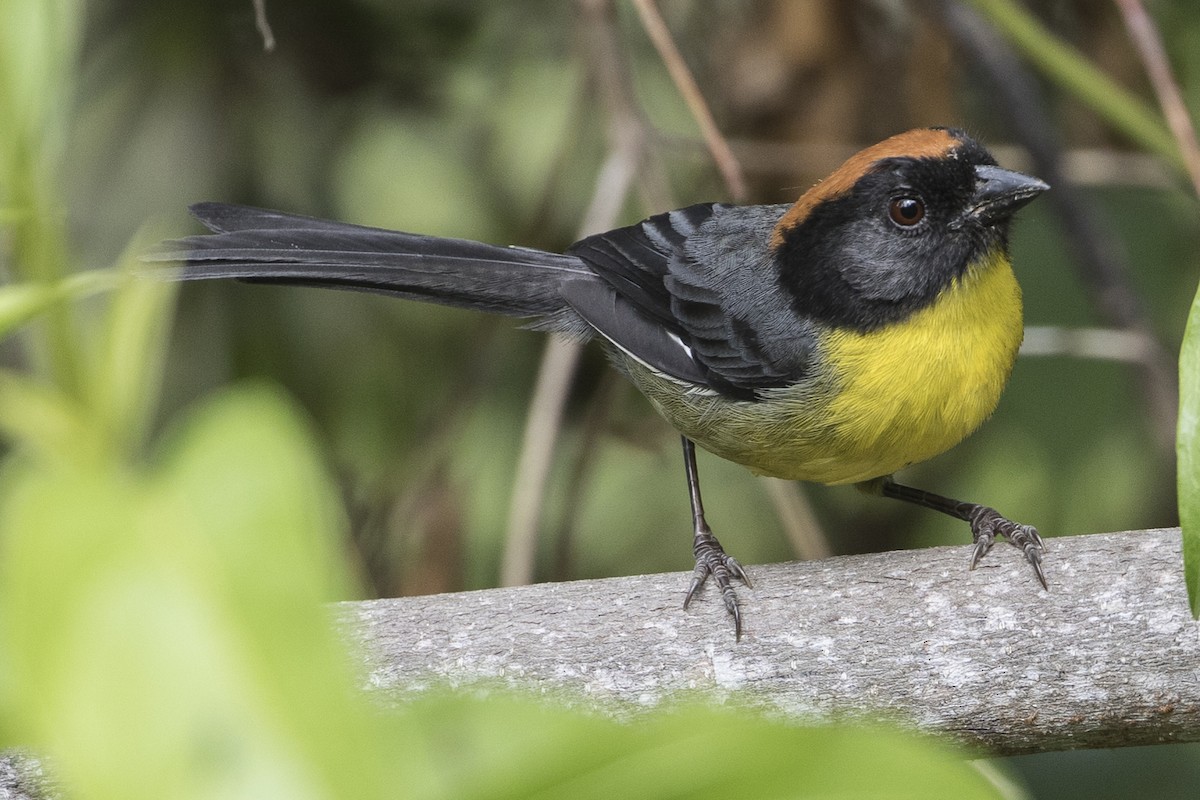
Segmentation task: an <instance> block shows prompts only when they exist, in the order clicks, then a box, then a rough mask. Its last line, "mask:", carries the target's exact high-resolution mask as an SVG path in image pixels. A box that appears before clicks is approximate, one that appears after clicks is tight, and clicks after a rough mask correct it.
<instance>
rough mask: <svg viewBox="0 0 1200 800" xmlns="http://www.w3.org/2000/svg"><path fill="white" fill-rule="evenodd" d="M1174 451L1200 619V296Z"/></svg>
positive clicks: (1183, 357)
mask: <svg viewBox="0 0 1200 800" xmlns="http://www.w3.org/2000/svg"><path fill="white" fill-rule="evenodd" d="M1175 447H1176V454H1177V456H1178V464H1177V470H1176V480H1177V481H1178V496H1179V524H1180V526H1181V527H1182V528H1183V569H1184V575H1185V576H1186V578H1187V591H1188V602H1189V603H1191V606H1192V616H1193V617H1196V618H1198V619H1200V292H1197V294H1196V299H1195V300H1194V301H1193V302H1192V311H1191V313H1190V314H1189V315H1188V323H1187V330H1186V331H1185V332H1184V334H1183V346H1182V347H1181V349H1180V351H1179V434H1178V437H1177V438H1176V444H1175Z"/></svg>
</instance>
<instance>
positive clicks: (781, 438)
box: [625, 256, 1023, 483]
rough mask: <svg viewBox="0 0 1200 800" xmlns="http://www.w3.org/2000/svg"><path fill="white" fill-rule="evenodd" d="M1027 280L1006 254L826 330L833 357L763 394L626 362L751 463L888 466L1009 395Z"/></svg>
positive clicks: (844, 468) (706, 438) (778, 473)
mask: <svg viewBox="0 0 1200 800" xmlns="http://www.w3.org/2000/svg"><path fill="white" fill-rule="evenodd" d="M1022 331H1023V326H1022V320H1021V290H1020V287H1019V286H1018V285H1017V281H1016V278H1015V276H1014V275H1013V272H1012V267H1011V265H1010V263H1009V262H1008V260H1007V259H1006V258H1003V257H1000V256H997V257H995V258H993V259H991V260H988V261H986V262H985V263H983V264H981V265H979V267H978V268H976V269H975V270H973V271H971V272H969V273H968V274H967V275H966V276H964V277H963V278H962V279H961V280H959V281H957V282H956V283H954V284H953V285H951V286H950V287H948V288H947V289H945V290H943V292H942V294H941V295H940V296H939V297H938V299H937V300H936V301H935V302H934V303H932V304H931V305H930V306H928V307H927V308H925V309H924V310H922V311H919V312H917V313H916V314H914V315H913V316H912V317H910V318H909V319H907V320H906V321H903V322H900V323H896V324H893V325H889V326H888V327H885V328H882V329H880V330H877V331H873V332H871V333H866V334H862V333H855V332H853V331H845V330H831V331H827V332H826V333H824V334H823V335H822V336H821V339H820V341H819V343H818V348H819V352H820V353H821V354H822V356H823V363H824V365H825V367H824V369H823V370H817V371H816V374H814V375H812V376H806V378H805V379H804V380H803V381H802V382H801V383H799V384H797V385H794V386H789V387H782V388H778V389H770V390H767V391H766V392H764V393H763V399H762V400H759V401H757V402H744V401H733V400H729V399H727V398H724V397H720V396H717V395H714V394H712V393H710V392H699V391H684V392H681V391H680V387H679V384H677V383H674V382H671V381H669V380H667V379H666V378H663V377H662V376H659V375H655V374H653V373H651V372H650V371H649V370H648V369H646V368H645V367H644V366H642V365H640V364H626V365H625V366H626V369H627V372H628V373H629V375H630V378H631V379H632V380H633V381H634V383H635V384H637V386H638V388H639V389H641V390H642V392H643V393H644V394H645V395H646V396H647V397H648V398H649V399H650V401H651V402H652V403H653V404H654V405H655V407H656V408H657V409H658V411H659V412H660V413H661V414H662V415H663V416H664V417H666V419H667V420H668V421H669V422H670V423H671V424H672V425H674V426H675V428H676V429H678V430H679V431H680V432H681V433H682V434H684V435H685V436H687V437H688V438H690V439H692V440H693V441H695V442H696V443H697V444H699V445H700V446H701V447H703V448H705V449H706V450H709V451H711V452H713V453H716V454H717V455H719V456H721V457H723V458H726V459H729V460H730V461H734V462H736V463H739V464H742V465H744V466H746V467H748V468H749V469H751V470H752V471H754V472H756V473H759V474H763V475H771V476H774V477H779V478H786V479H789V480H806V481H815V482H818V483H852V482H858V481H863V480H869V479H871V478H876V477H879V476H881V475H890V474H891V473H893V472H895V471H896V470H898V469H900V468H901V467H904V466H907V465H909V464H914V463H917V462H920V461H924V460H926V459H928V458H932V457H933V456H935V455H938V454H939V453H942V452H944V451H946V450H948V449H949V448H951V447H953V446H954V445H956V444H958V443H959V442H960V441H962V439H963V438H965V437H966V436H967V435H968V434H970V433H971V432H972V431H974V430H975V429H976V428H977V427H978V426H979V425H980V423H982V422H983V421H984V420H985V419H987V418H988V417H989V416H990V415H991V413H992V411H994V410H995V408H996V404H997V403H998V402H999V400H1000V393H1001V391H1002V390H1003V388H1004V384H1005V383H1006V382H1007V380H1008V376H1009V373H1010V371H1011V370H1012V365H1013V361H1014V360H1015V359H1016V355H1017V349H1018V347H1019V346H1020V344H1021V337H1022Z"/></svg>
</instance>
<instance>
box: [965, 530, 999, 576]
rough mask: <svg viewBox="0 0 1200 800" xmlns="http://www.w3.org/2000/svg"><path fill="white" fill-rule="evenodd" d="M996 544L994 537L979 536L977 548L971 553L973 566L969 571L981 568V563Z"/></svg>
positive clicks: (976, 541)
mask: <svg viewBox="0 0 1200 800" xmlns="http://www.w3.org/2000/svg"><path fill="white" fill-rule="evenodd" d="M995 543H996V539H995V537H994V536H990V535H989V536H978V537H976V538H975V548H974V549H973V550H972V551H971V565H970V567H969V569H971V570H974V569H975V568H976V567H978V566H979V561H980V560H981V559H982V558H983V557H984V556H986V555H987V554H988V551H989V550H991V549H992V545H993V544H995Z"/></svg>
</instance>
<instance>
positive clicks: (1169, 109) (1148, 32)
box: [1114, 0, 1200, 196]
mask: <svg viewBox="0 0 1200 800" xmlns="http://www.w3.org/2000/svg"><path fill="white" fill-rule="evenodd" d="M1114 2H1115V3H1116V5H1117V8H1118V9H1120V11H1121V16H1122V17H1124V18H1125V27H1126V28H1128V29H1129V38H1130V39H1132V40H1133V43H1134V46H1136V47H1137V50H1138V54H1139V55H1140V56H1141V57H1142V63H1143V64H1144V65H1145V66H1146V74H1147V75H1148V76H1149V77H1150V84H1151V85H1152V86H1153V87H1154V93H1155V94H1156V95H1157V96H1158V104H1159V105H1160V106H1161V107H1162V111H1163V116H1165V117H1166V118H1167V126H1168V127H1170V129H1171V135H1173V136H1174V137H1175V141H1176V142H1177V143H1178V144H1179V152H1180V153H1181V154H1182V155H1183V163H1184V166H1185V167H1186V168H1187V172H1188V175H1189V176H1190V177H1191V179H1192V187H1193V188H1194V189H1195V190H1196V194H1197V196H1200V144H1198V143H1197V141H1196V129H1195V127H1194V126H1193V125H1192V118H1191V115H1189V114H1188V110H1187V105H1186V104H1185V103H1184V101H1183V93H1182V92H1180V91H1179V83H1178V82H1177V81H1176V80H1175V76H1174V75H1173V74H1172V73H1171V64H1170V62H1168V61H1167V53H1166V51H1165V50H1164V49H1163V43H1162V36H1160V35H1159V33H1158V27H1157V26H1156V25H1155V24H1154V20H1153V19H1151V17H1150V15H1149V14H1147V13H1146V8H1145V6H1143V5H1142V3H1141V0H1114Z"/></svg>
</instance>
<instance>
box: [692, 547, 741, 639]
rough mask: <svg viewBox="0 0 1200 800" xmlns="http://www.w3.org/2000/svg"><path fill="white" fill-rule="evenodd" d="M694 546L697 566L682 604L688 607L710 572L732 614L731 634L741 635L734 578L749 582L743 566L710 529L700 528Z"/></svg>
mask: <svg viewBox="0 0 1200 800" xmlns="http://www.w3.org/2000/svg"><path fill="white" fill-rule="evenodd" d="M693 550H694V552H695V554H696V568H695V570H693V572H692V583H691V585H690V586H688V590H687V594H685V595H684V597H683V607H684V608H687V607H688V605H689V604H691V602H692V598H693V597H694V596H695V595H696V592H698V591H699V590H700V587H701V586H703V585H704V583H705V582H706V581H707V580H708V576H710V575H711V576H712V578H713V582H714V583H716V585H717V589H718V590H720V592H721V600H722V602H723V603H724V604H725V610H726V611H728V612H729V615H730V616H731V617H733V631H734V636H735V637H736V638H737V639H738V640H741V638H742V611H741V608H740V607H739V606H738V599H737V592H735V591H734V589H733V579H734V578H737V579H738V580H740V581H742V582H743V583H744V584H746V585H747V586H750V578H749V576H748V575H746V570H745V569H744V568H743V567H742V565H741V564H739V563H738V562H737V559H735V558H734V557H733V556H730V555H728V554H727V553H726V552H725V550H724V549H723V548H722V547H721V543H720V542H718V541H717V539H716V537H715V536H713V535H712V534H711V533H709V532H706V531H705V532H701V533H700V534H699V535H697V537H696V542H695V546H694V547H693Z"/></svg>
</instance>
